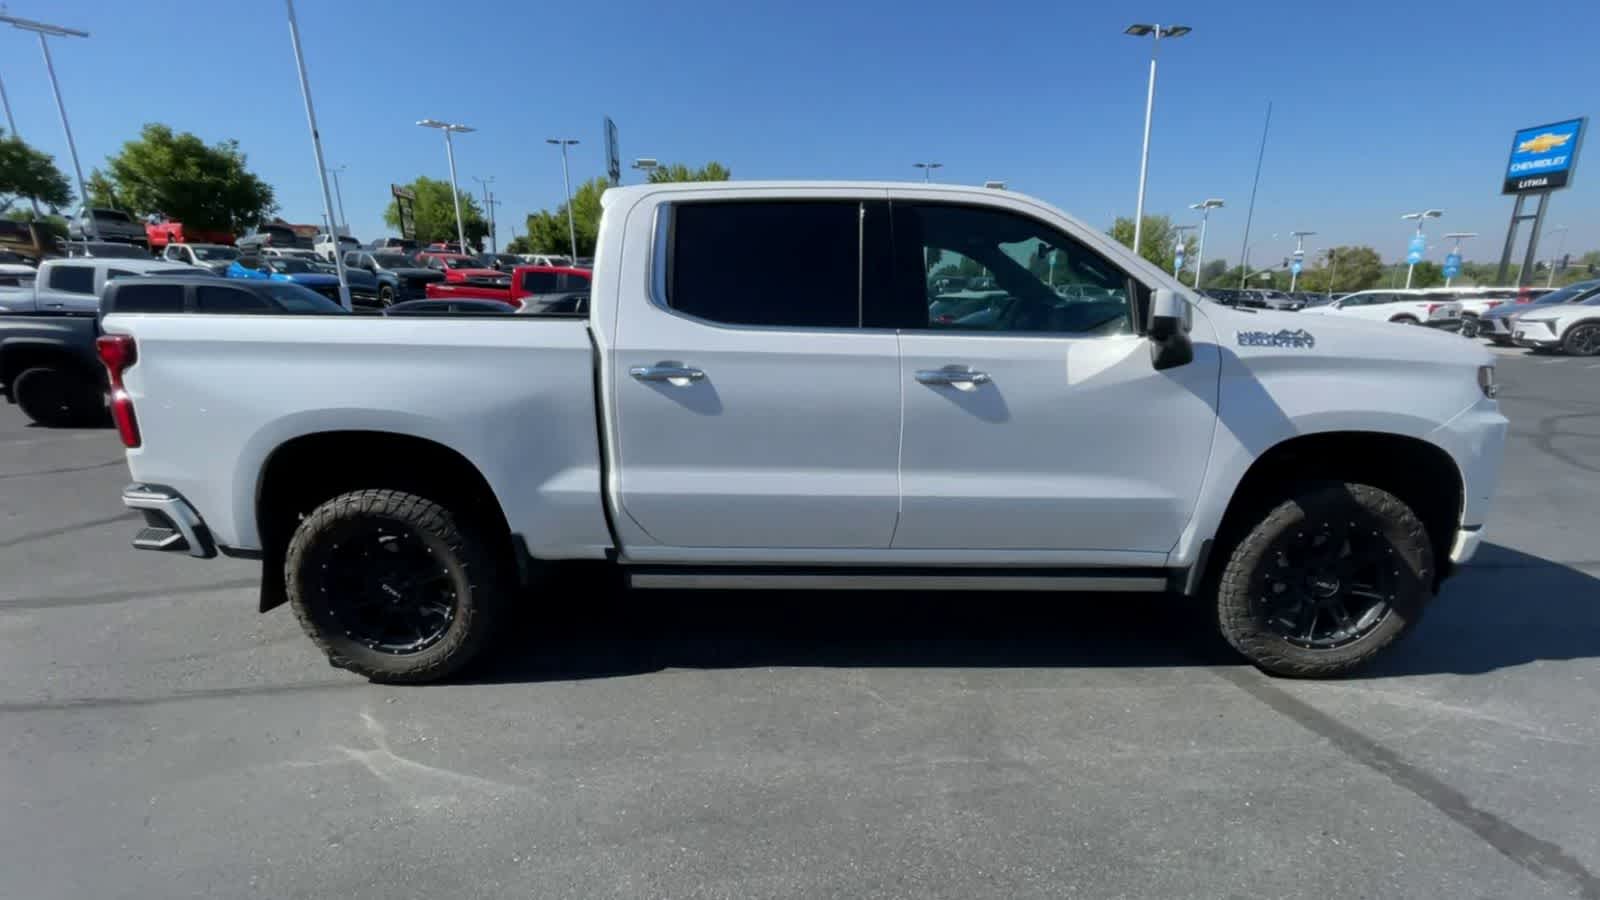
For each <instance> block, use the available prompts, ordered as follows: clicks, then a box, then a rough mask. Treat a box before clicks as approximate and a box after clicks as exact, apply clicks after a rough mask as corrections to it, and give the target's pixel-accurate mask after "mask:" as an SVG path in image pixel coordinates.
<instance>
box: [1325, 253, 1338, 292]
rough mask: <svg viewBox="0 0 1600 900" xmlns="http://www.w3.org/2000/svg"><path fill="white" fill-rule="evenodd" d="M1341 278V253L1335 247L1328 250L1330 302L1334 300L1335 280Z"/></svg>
mask: <svg viewBox="0 0 1600 900" xmlns="http://www.w3.org/2000/svg"><path fill="white" fill-rule="evenodd" d="M1338 276H1339V253H1338V251H1337V250H1335V249H1334V248H1333V247H1329V248H1328V292H1327V294H1326V296H1327V298H1328V299H1329V300H1332V299H1333V279H1335V278H1337V277H1338Z"/></svg>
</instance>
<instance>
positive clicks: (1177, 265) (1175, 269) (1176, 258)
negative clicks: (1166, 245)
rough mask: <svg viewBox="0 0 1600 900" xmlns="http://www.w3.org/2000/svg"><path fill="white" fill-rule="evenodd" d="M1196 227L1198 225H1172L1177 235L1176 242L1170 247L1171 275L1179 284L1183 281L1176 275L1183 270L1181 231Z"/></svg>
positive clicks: (1191, 229)
mask: <svg viewBox="0 0 1600 900" xmlns="http://www.w3.org/2000/svg"><path fill="white" fill-rule="evenodd" d="M1198 227H1199V226H1198V225H1174V226H1172V231H1173V233H1174V234H1176V235H1177V236H1178V239H1177V242H1176V243H1174V244H1173V247H1172V277H1173V278H1174V279H1176V280H1177V281H1178V283H1179V284H1182V283H1183V279H1182V278H1179V277H1178V273H1180V272H1182V271H1183V233H1184V232H1185V231H1193V230H1195V229H1196V228H1198Z"/></svg>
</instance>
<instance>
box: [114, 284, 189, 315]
mask: <svg viewBox="0 0 1600 900" xmlns="http://www.w3.org/2000/svg"><path fill="white" fill-rule="evenodd" d="M111 300H112V302H111V308H110V309H107V310H106V312H108V313H113V312H119V313H120V312H129V313H134V312H148V313H165V312H183V285H179V284H139V283H138V282H128V283H127V284H123V285H119V286H118V288H117V291H116V293H115V294H113V295H112V298H111Z"/></svg>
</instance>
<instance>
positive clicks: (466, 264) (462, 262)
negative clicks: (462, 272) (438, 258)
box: [442, 256, 483, 269]
mask: <svg viewBox="0 0 1600 900" xmlns="http://www.w3.org/2000/svg"><path fill="white" fill-rule="evenodd" d="M442 261H443V262H444V266H445V268H447V269H481V268H483V263H481V262H479V261H478V260H475V259H473V258H472V257H470V256H446V257H443V259H442Z"/></svg>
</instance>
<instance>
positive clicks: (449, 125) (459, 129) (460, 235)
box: [417, 119, 478, 253]
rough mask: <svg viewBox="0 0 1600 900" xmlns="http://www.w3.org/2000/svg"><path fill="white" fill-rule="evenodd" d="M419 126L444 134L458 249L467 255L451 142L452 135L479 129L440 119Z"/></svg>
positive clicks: (422, 121) (428, 120)
mask: <svg viewBox="0 0 1600 900" xmlns="http://www.w3.org/2000/svg"><path fill="white" fill-rule="evenodd" d="M417 124H418V125H421V126H422V127H423V128H437V129H439V130H440V131H442V132H444V155H445V158H446V159H448V160H449V161H450V199H451V200H452V201H454V202H455V205H456V240H457V241H459V242H460V245H459V246H458V247H457V249H458V250H460V251H461V252H462V253H465V252H467V226H466V223H465V222H463V221H462V219H461V189H460V188H458V187H456V149H455V145H454V144H453V143H452V142H451V140H450V135H452V134H458V133H459V134H466V133H468V132H472V131H477V130H478V129H476V128H473V127H472V126H470V125H461V124H458V123H455V122H441V121H439V120H438V119H422V120H420V121H418V122H417Z"/></svg>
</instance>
